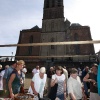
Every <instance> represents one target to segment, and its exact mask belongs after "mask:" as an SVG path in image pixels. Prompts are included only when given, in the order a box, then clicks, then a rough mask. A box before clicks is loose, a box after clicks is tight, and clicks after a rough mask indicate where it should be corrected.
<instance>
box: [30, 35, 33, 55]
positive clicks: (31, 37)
mask: <svg viewBox="0 0 100 100" xmlns="http://www.w3.org/2000/svg"><path fill="white" fill-rule="evenodd" d="M29 43H33V36H32V35H31V36H30V38H29ZM31 54H32V46H29V55H31Z"/></svg>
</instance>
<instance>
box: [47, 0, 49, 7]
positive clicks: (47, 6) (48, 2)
mask: <svg viewBox="0 0 100 100" xmlns="http://www.w3.org/2000/svg"><path fill="white" fill-rule="evenodd" d="M46 8H49V0H47V1H46Z"/></svg>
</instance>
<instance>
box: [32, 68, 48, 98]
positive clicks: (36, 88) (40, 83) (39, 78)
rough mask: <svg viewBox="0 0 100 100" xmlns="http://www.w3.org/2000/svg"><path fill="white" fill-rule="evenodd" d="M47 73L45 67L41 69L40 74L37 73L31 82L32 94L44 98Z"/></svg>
mask: <svg viewBox="0 0 100 100" xmlns="http://www.w3.org/2000/svg"><path fill="white" fill-rule="evenodd" d="M45 71H46V70H45V67H41V68H40V72H39V73H36V74H35V75H34V76H33V78H32V81H31V88H32V92H33V93H34V95H40V98H43V92H44V87H45V84H46V79H47V75H46V74H45Z"/></svg>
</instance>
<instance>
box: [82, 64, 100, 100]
mask: <svg viewBox="0 0 100 100" xmlns="http://www.w3.org/2000/svg"><path fill="white" fill-rule="evenodd" d="M91 67H92V72H90V73H88V74H87V75H86V76H85V77H84V78H83V80H84V81H85V82H89V83H90V100H100V96H99V94H98V87H97V72H98V65H97V64H92V66H91Z"/></svg>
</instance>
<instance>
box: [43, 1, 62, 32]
mask: <svg viewBox="0 0 100 100" xmlns="http://www.w3.org/2000/svg"><path fill="white" fill-rule="evenodd" d="M54 31H64V6H63V0H44V9H43V21H42V32H54Z"/></svg>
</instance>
